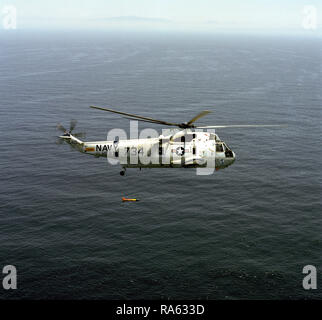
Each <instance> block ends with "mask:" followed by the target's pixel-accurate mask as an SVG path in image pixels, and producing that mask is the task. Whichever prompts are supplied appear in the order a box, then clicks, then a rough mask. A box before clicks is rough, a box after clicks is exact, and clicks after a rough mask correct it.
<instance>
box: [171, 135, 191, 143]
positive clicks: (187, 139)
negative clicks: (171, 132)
mask: <svg viewBox="0 0 322 320" xmlns="http://www.w3.org/2000/svg"><path fill="white" fill-rule="evenodd" d="M195 138H196V134H195V133H194V134H186V135H184V136H182V137H179V138H176V139H174V140H173V142H181V143H185V142H191V141H192V140H193V139H195Z"/></svg>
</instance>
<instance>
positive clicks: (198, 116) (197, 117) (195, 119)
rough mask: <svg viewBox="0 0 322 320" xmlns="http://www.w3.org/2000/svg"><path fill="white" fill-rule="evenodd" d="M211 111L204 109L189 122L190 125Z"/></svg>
mask: <svg viewBox="0 0 322 320" xmlns="http://www.w3.org/2000/svg"><path fill="white" fill-rule="evenodd" d="M210 112H211V111H209V110H204V111H201V112H200V113H199V114H198V115H196V116H195V117H194V118H192V119H191V120H190V121H189V122H187V124H188V125H190V124H192V123H193V122H195V121H197V120H198V119H200V118H201V117H204V116H205V115H207V114H208V113H210Z"/></svg>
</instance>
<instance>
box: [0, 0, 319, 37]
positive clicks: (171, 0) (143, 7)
mask: <svg viewBox="0 0 322 320" xmlns="http://www.w3.org/2000/svg"><path fill="white" fill-rule="evenodd" d="M7 5H12V6H14V7H15V8H16V10H17V28H19V29H28V28H32V29H48V28H49V29H56V28H59V29H118V28H123V29H127V28H129V29H131V28H138V29H140V28H141V29H146V28H147V27H148V28H151V29H157V30H203V31H216V30H219V31H220V30H238V29H245V30H247V29H249V30H272V31H274V30H275V31H285V32H287V31H292V30H293V31H294V30H300V29H303V26H302V25H303V19H304V12H303V10H304V7H305V6H308V5H311V6H314V7H315V8H316V13H317V23H318V25H317V28H320V27H321V24H319V19H320V16H322V13H320V12H322V1H321V0H312V1H307V0H52V1H49V0H48V1H44V0H6V1H4V0H0V13H1V11H2V10H3V8H4V7H5V6H7ZM319 13H320V15H319ZM2 15H4V13H3V12H2Z"/></svg>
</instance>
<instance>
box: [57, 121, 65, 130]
mask: <svg viewBox="0 0 322 320" xmlns="http://www.w3.org/2000/svg"><path fill="white" fill-rule="evenodd" d="M57 129H58V130H60V131H62V132H66V131H67V130H66V128H65V127H64V126H63V125H62V124H60V123H58V124H57Z"/></svg>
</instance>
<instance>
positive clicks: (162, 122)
mask: <svg viewBox="0 0 322 320" xmlns="http://www.w3.org/2000/svg"><path fill="white" fill-rule="evenodd" d="M124 118H125V119H129V120H136V121H142V122H149V123H155V124H164V125H167V126H179V124H178V123H169V122H165V121H159V120H143V119H136V118H130V117H124Z"/></svg>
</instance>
